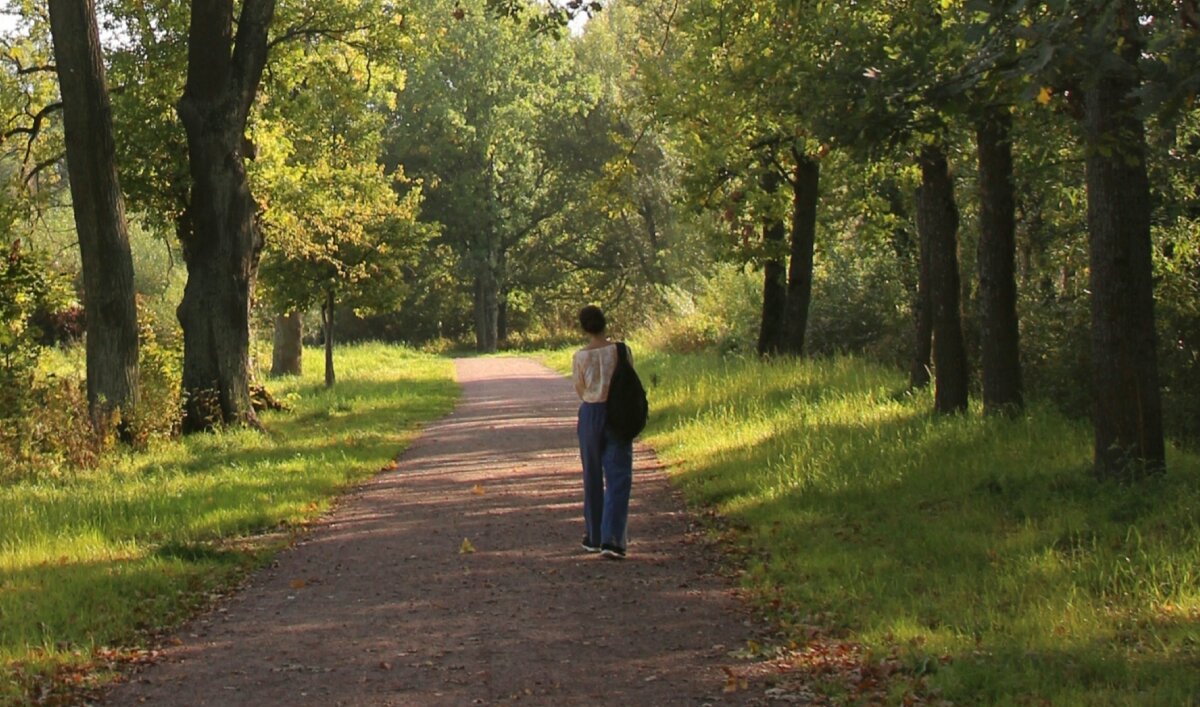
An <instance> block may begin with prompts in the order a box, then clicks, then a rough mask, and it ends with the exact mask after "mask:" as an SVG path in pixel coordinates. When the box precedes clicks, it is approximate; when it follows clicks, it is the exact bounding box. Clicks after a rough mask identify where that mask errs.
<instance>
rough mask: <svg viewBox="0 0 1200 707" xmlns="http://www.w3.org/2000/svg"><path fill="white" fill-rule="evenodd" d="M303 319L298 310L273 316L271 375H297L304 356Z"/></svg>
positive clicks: (300, 369)
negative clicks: (273, 333) (273, 332)
mask: <svg viewBox="0 0 1200 707" xmlns="http://www.w3.org/2000/svg"><path fill="white" fill-rule="evenodd" d="M303 322H304V320H303V318H302V317H301V316H300V313H299V312H292V313H290V314H280V315H279V316H277V317H275V336H274V338H273V340H272V347H271V375H272V376H298V375H300V373H301V371H302V367H303V358H304V323H303Z"/></svg>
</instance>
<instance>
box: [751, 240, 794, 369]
mask: <svg viewBox="0 0 1200 707" xmlns="http://www.w3.org/2000/svg"><path fill="white" fill-rule="evenodd" d="M786 231H787V229H786V227H785V226H784V224H783V222H782V221H778V220H775V219H772V220H769V221H768V222H767V223H765V224H763V242H764V243H765V245H766V249H767V252H768V255H767V261H766V262H765V263H764V264H763V303H762V322H761V323H760V324H759V329H758V355H759V356H773V355H775V354H778V353H779V352H780V350H781V349H782V347H783V334H784V329H785V327H786V325H787V321H786V319H785V317H786V316H787V269H786V268H785V267H784V264H783V261H782V260H780V259H779V258H778V257H777V256H775V255H774V254H775V253H778V252H780V251H782V249H783V239H784V234H785V233H786Z"/></svg>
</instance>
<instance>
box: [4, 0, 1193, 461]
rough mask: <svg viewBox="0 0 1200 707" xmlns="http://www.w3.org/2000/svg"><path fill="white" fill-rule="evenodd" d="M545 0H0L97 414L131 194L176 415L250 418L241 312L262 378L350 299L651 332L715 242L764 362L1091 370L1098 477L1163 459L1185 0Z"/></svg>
mask: <svg viewBox="0 0 1200 707" xmlns="http://www.w3.org/2000/svg"><path fill="white" fill-rule="evenodd" d="M566 7H567V8H568V10H565V11H563V12H554V11H553V10H552V8H548V7H547V6H544V5H543V6H528V5H526V4H525V3H523V2H515V1H514V2H497V1H496V0H471V1H469V2H464V1H462V0H459V1H458V2H453V1H452V0H421V1H420V2H414V3H413V4H412V6H410V7H405V8H400V7H398V6H395V5H394V4H392V3H388V2H383V0H371V1H370V2H366V3H363V2H350V1H349V0H346V1H345V2H342V1H340V0H339V1H338V2H312V1H306V0H286V1H285V0H244V1H243V2H242V3H240V4H238V5H235V4H234V3H233V2H231V1H229V0H226V1H214V0H202V1H197V2H194V3H191V4H190V6H187V7H183V6H175V5H169V6H161V7H157V8H154V9H148V8H147V7H146V6H145V4H144V3H133V2H129V3H126V2H120V1H117V0H114V1H113V2H111V3H108V4H106V5H105V8H104V10H105V11H104V14H103V17H104V21H105V26H106V27H107V34H106V37H107V40H106V43H107V44H108V45H109V47H108V49H109V54H108V57H107V60H105V57H102V56H101V55H100V50H99V46H100V44H99V35H98V32H97V27H96V26H95V11H94V9H93V8H92V7H91V6H90V5H88V4H86V3H78V2H61V3H51V5H50V9H51V13H50V14H48V15H47V14H42V13H40V9H39V7H38V6H37V5H35V4H34V3H32V2H26V3H23V4H21V5H20V6H19V7H17V8H16V9H17V10H18V11H19V14H20V15H21V17H23V18H24V24H23V31H22V33H21V34H19V35H14V36H13V37H11V38H10V39H9V40H7V41H6V44H5V47H4V62H3V63H4V71H3V72H2V73H0V94H2V95H3V97H4V98H5V100H6V101H7V104H9V105H13V106H19V108H18V110H17V111H16V115H14V116H12V118H11V119H10V120H9V121H8V123H7V125H8V126H9V127H8V128H6V132H5V134H4V139H5V143H4V144H5V153H6V155H7V157H5V158H4V160H3V165H4V166H5V167H6V168H9V169H8V171H6V172H5V173H6V174H9V176H10V177H12V179H13V180H14V181H15V182H16V183H19V184H20V185H21V186H22V187H23V193H24V194H25V195H26V196H27V200H28V202H29V203H30V204H33V205H37V204H38V203H39V200H40V199H44V194H46V193H47V192H48V191H49V189H47V188H46V187H47V186H49V185H50V184H51V183H52V182H53V179H54V177H55V174H56V165H58V164H60V160H61V155H60V154H58V149H59V146H61V145H63V144H65V145H66V146H67V148H68V153H69V154H68V155H67V157H68V164H69V165H70V170H71V173H72V177H73V178H72V183H73V184H76V185H80V186H81V190H79V193H76V194H74V199H73V205H74V207H75V209H76V212H77V217H78V218H77V222H78V223H79V230H80V244H81V254H82V255H83V262H84V267H83V272H84V278H83V281H84V290H85V295H86V300H87V302H86V304H87V308H88V311H89V315H91V314H93V313H95V316H89V318H88V324H89V327H94V328H95V329H94V332H93V330H92V329H89V335H88V345H89V385H91V384H92V381H93V378H94V379H95V384H96V392H95V394H94V396H93V398H92V399H93V402H94V404H95V405H96V406H97V410H98V416H99V417H103V416H104V415H106V414H108V413H107V409H108V406H112V405H117V406H119V405H122V404H132V403H134V402H136V387H135V386H133V384H132V383H131V382H130V381H136V377H137V372H136V361H137V355H136V349H135V348H133V347H136V335H135V336H133V337H131V336H130V335H129V332H130V331H134V332H136V328H133V329H130V328H129V326H128V325H129V323H130V322H132V321H133V320H132V318H131V317H132V316H133V315H131V314H130V313H131V312H132V311H133V310H132V299H133V297H132V294H131V292H132V291H131V288H130V287H129V286H127V285H125V284H122V283H125V282H127V281H129V278H130V277H131V276H130V275H129V268H126V267H125V266H124V265H121V266H120V267H114V268H101V267H99V266H98V265H97V263H100V262H103V263H116V264H120V263H124V262H127V261H128V255H127V252H128V246H127V238H125V237H124V236H123V235H122V228H121V226H120V224H121V222H122V217H121V213H122V212H123V206H122V204H121V196H122V195H124V197H125V199H126V201H127V203H128V204H129V207H130V208H129V212H130V213H131V214H134V216H135V218H136V219H137V221H138V223H142V224H147V225H148V226H149V227H151V228H153V229H154V230H156V231H158V232H160V233H170V234H172V235H173V240H174V241H175V242H177V243H178V244H179V245H180V246H181V251H182V254H183V259H184V261H185V263H186V265H187V269H188V284H187V287H186V290H185V292H184V295H183V301H182V303H181V305H180V308H179V320H180V324H181V326H182V331H183V349H184V365H183V386H184V389H185V394H186V398H187V408H186V415H185V427H186V428H187V429H204V428H207V427H209V426H211V425H214V424H224V423H246V424H253V423H254V414H253V409H252V407H251V405H250V401H249V396H248V384H249V381H250V377H251V375H252V373H251V362H250V361H249V341H250V333H249V329H250V325H251V320H252V317H251V312H252V310H251V308H252V306H253V304H254V303H255V302H256V301H257V302H260V303H263V304H265V306H266V307H268V308H269V309H270V310H272V312H273V313H275V314H278V315H280V318H279V320H278V324H277V326H278V327H279V329H278V330H277V339H276V340H277V342H279V343H280V344H281V346H280V349H281V351H280V352H279V353H280V354H281V355H279V356H277V359H276V368H278V369H279V370H285V369H287V368H288V367H289V365H290V364H291V363H294V360H295V353H294V352H295V351H297V350H298V349H296V347H297V346H298V343H299V340H300V332H299V330H298V326H299V322H300V321H301V317H299V316H297V314H296V313H297V312H304V311H308V310H319V311H320V313H321V319H322V329H323V338H324V340H325V343H326V346H327V353H326V360H327V381H328V382H329V383H330V384H332V382H333V379H334V375H333V367H332V355H331V348H330V347H331V346H332V342H333V338H334V337H333V327H334V322H335V320H337V319H339V318H340V319H341V320H342V321H347V320H349V319H354V317H348V316H345V315H346V314H348V313H353V314H355V315H358V316H359V317H361V316H368V315H376V318H375V319H374V320H373V322H372V323H370V324H368V325H366V326H367V327H368V330H369V331H372V332H374V333H375V334H377V335H378V334H380V333H383V334H386V335H390V336H394V337H395V338H402V339H405V340H409V341H414V340H420V339H429V338H436V337H448V338H457V337H469V338H472V339H473V340H474V343H475V346H476V348H478V349H479V350H482V351H492V350H495V349H496V348H498V347H499V346H501V345H502V344H503V342H504V341H505V340H506V339H507V338H509V336H510V335H511V334H513V333H522V334H525V335H528V333H529V332H531V331H534V330H538V329H540V330H542V331H547V330H553V329H554V327H555V326H556V324H561V323H563V322H564V321H566V320H568V319H569V315H570V313H571V312H573V311H574V310H575V309H576V308H577V305H578V303H579V302H580V301H589V300H590V301H599V302H602V303H604V304H605V305H606V306H607V307H608V308H609V309H611V310H612V311H614V312H615V313H616V314H617V315H618V319H624V320H625V321H633V320H635V319H636V318H638V317H644V318H646V319H649V320H653V319H659V320H661V319H662V318H663V316H664V313H665V314H666V315H667V316H669V314H670V312H669V310H670V309H671V307H673V306H676V305H677V304H678V303H679V302H680V301H681V299H687V298H688V297H689V296H690V294H691V293H695V292H697V291H698V290H700V289H703V288H704V287H706V284H705V283H706V282H707V281H708V280H707V278H708V277H710V273H711V271H712V270H713V269H714V267H715V265H716V264H717V263H718V262H719V261H723V260H724V261H732V262H735V263H746V264H750V265H751V266H752V267H754V268H758V269H760V270H761V278H762V279H761V283H762V289H761V305H762V312H761V320H760V321H759V326H758V327H757V350H758V352H759V353H760V354H762V355H806V354H807V353H809V352H825V351H830V350H836V349H845V348H862V349H872V347H875V350H878V349H880V348H886V347H890V348H891V349H892V350H897V349H903V350H905V351H908V352H910V353H909V355H908V356H907V358H908V359H909V361H910V369H911V373H910V378H911V382H912V384H913V385H914V386H920V385H924V384H926V383H928V382H931V381H930V377H931V373H932V376H933V381H932V382H933V383H934V384H935V387H936V389H935V407H936V409H937V410H938V411H939V412H945V413H950V412H958V411H961V410H963V409H965V408H966V406H967V404H968V395H969V392H970V391H971V390H972V388H973V386H974V385H975V381H976V373H975V372H974V371H973V369H974V368H975V367H974V366H972V365H971V361H973V360H975V357H976V356H977V359H978V362H979V366H978V368H979V369H980V375H979V379H981V388H982V394H983V402H984V407H985V409H986V410H987V411H988V412H1012V411H1016V410H1020V409H1021V407H1022V405H1023V402H1024V399H1025V397H1026V392H1027V391H1026V385H1027V383H1028V381H1031V380H1032V381H1034V383H1035V384H1037V385H1041V386H1042V387H1043V388H1046V387H1053V385H1052V384H1051V385H1049V386H1048V385H1047V384H1046V381H1047V380H1050V379H1054V378H1055V377H1056V376H1057V378H1061V379H1064V380H1073V379H1072V375H1074V372H1076V371H1078V370H1085V369H1086V370H1090V371H1091V374H1090V376H1091V383H1090V386H1089V387H1090V393H1089V394H1087V395H1084V394H1082V393H1080V394H1077V397H1080V398H1085V397H1086V398H1089V399H1090V400H1092V401H1093V402H1094V405H1095V410H1094V419H1095V422H1096V455H1095V456H1096V469H1097V472H1098V473H1100V474H1102V475H1105V476H1115V477H1138V476H1141V475H1142V474H1145V473H1147V472H1152V471H1155V470H1158V469H1161V468H1162V466H1163V456H1164V449H1163V429H1162V428H1163V422H1162V412H1161V410H1162V403H1161V399H1160V389H1162V388H1163V387H1164V386H1163V385H1161V384H1160V373H1159V366H1158V363H1157V361H1158V357H1159V356H1165V357H1166V358H1165V359H1164V360H1165V361H1166V365H1165V367H1164V368H1163V376H1164V378H1163V380H1165V381H1166V383H1167V385H1166V386H1165V387H1166V389H1167V390H1168V392H1169V394H1170V395H1172V396H1174V397H1173V398H1172V400H1175V401H1176V404H1179V405H1180V406H1181V409H1184V410H1186V409H1187V408H1186V403H1187V401H1189V400H1193V399H1196V400H1200V394H1195V395H1192V394H1189V393H1188V392H1187V390H1186V388H1187V381H1188V380H1190V379H1189V377H1188V371H1189V368H1188V367H1189V366H1194V365H1195V361H1194V359H1195V358H1196V356H1198V355H1200V354H1197V353H1196V352H1197V351H1200V344H1198V343H1197V342H1196V341H1195V336H1194V333H1189V331H1190V329H1189V322H1197V321H1200V313H1198V312H1197V310H1200V305H1197V304H1196V302H1197V299H1198V289H1197V285H1196V281H1197V280H1200V276H1198V273H1200V269H1198V267H1197V262H1196V260H1197V255H1196V253H1197V251H1198V248H1197V245H1198V242H1200V237H1198V236H1197V235H1196V234H1197V229H1196V227H1195V224H1196V219H1197V218H1198V216H1200V213H1198V212H1196V209H1195V203H1196V200H1197V197H1196V195H1197V193H1198V192H1197V187H1198V186H1200V169H1198V168H1197V162H1198V160H1197V159H1195V155H1196V150H1195V144H1197V142H1198V141H1200V137H1197V136H1198V135H1200V120H1198V118H1197V111H1196V110H1195V107H1194V105H1193V103H1192V101H1193V100H1194V99H1193V96H1194V94H1195V92H1196V88H1197V86H1196V84H1197V82H1198V81H1200V79H1198V78H1197V76H1200V72H1197V71H1196V70H1195V69H1196V60H1195V59H1196V56H1197V54H1196V50H1197V29H1196V27H1197V22H1196V12H1195V9H1194V7H1193V6H1192V4H1190V2H1186V1H1184V0H1161V1H1158V2H1149V1H1147V2H1134V1H1133V0H1088V1H1087V2H1083V3H1078V2H1076V3H1067V2H1047V3H1039V4H1029V3H1023V2H1011V3H1009V2H1000V1H993V2H986V1H983V0H970V1H969V2H968V1H964V0H937V1H934V0H922V1H921V2H913V3H902V4H900V5H897V4H895V3H886V2H856V3H828V2H806V1H803V0H796V1H792V2H784V3H778V2H766V1H765V0H763V1H759V0H751V1H749V2H729V1H728V0H622V1H621V2H613V3H610V4H608V5H606V6H605V8H604V11H603V12H599V13H598V14H596V10H598V9H599V6H598V5H596V4H595V3H590V4H586V5H585V4H583V3H570V4H568V5H567V6H566ZM571 8H573V9H571ZM68 10H69V11H70V12H68ZM571 12H576V13H590V14H595V17H594V18H593V19H592V20H591V21H590V22H588V23H587V25H586V27H585V28H584V30H583V31H582V33H580V34H577V35H572V36H568V35H567V34H566V33H565V32H563V31H562V27H563V25H562V23H563V21H564V20H565V19H568V17H569V14H570V13H571ZM71 13H73V14H71ZM235 13H237V14H238V16H237V18H236V22H235ZM501 17H503V18H504V19H503V20H501V19H500V18H501ZM512 20H515V21H512ZM51 34H53V35H54V36H55V38H56V39H57V38H59V37H60V36H62V37H71V38H73V40H72V41H66V42H55V43H54V46H55V47H61V48H62V50H61V51H59V52H58V53H59V54H61V56H57V57H56V58H55V60H54V61H53V62H51V61H50V60H49V52H48V48H49V47H50V42H49V39H50V35H51ZM74 40H79V41H74ZM77 48H83V49H82V50H79V53H78V54H72V51H75V50H76V49H77ZM106 69H107V74H108V75H107V77H106V76H105V70H106ZM55 70H56V71H57V76H58V80H57V81H51V80H50V79H51V77H53V76H55V75H56V74H55V73H53V72H54V71H55ZM106 78H107V80H108V81H110V82H111V83H112V85H113V86H114V89H115V90H114V91H113V92H112V94H111V114H112V125H113V130H112V131H110V137H105V135H106V133H105V131H103V130H100V131H93V132H90V133H87V134H83V135H82V136H81V135H80V133H79V128H78V127H76V128H72V127H71V126H72V124H73V122H72V121H80V122H79V124H82V125H87V126H98V125H103V124H104V122H105V116H106V115H107V114H108V113H109V108H108V107H106V103H105V101H106V100H108V98H106V96H107V94H106V93H105V91H104V87H105V81H106ZM60 95H61V98H62V101H61V104H60V102H59V100H58V99H59V96H60ZM60 110H61V115H62V118H63V120H62V121H59V120H58V116H59V114H60ZM60 124H61V127H62V129H63V130H65V132H66V139H65V141H64V140H63V138H62V136H61V135H59V136H57V137H56V133H55V131H56V130H58V129H59V126H60ZM39 135H40V136H41V138H38V139H35V137H37V136H39ZM47 136H49V137H48V138H47ZM73 136H74V137H73ZM114 137H115V139H114ZM74 153H78V154H74ZM114 162H115V164H116V165H117V166H118V167H119V172H120V175H121V180H122V183H121V184H120V185H117V182H116V174H117V171H116V170H113V169H112V165H113V163H114ZM14 165H18V166H19V169H11V168H12V167H13V166H14ZM76 170H84V171H83V172H81V176H79V177H76V175H75V171H76ZM83 185H86V186H87V189H88V190H89V192H88V193H85V192H83V191H82V186H83ZM1152 207H1154V208H1152ZM88 229H91V230H90V231H89V230H88ZM1084 234H1086V237H1085V236H1084ZM85 242H86V243H87V244H88V245H85ZM964 246H970V247H964ZM1156 264H1157V265H1156ZM1155 268H1156V269H1155ZM968 269H969V270H974V271H975V273H976V274H977V277H963V275H962V272H964V271H966V270H968ZM101 271H103V272H101ZM1156 277H1157V278H1158V280H1157V283H1158V284H1157V286H1158V289H1159V293H1160V302H1165V304H1166V305H1167V307H1166V310H1165V312H1166V313H1165V314H1163V310H1162V309H1161V308H1160V311H1159V312H1158V313H1157V314H1156V312H1155V278H1156ZM89 278H93V279H92V280H89ZM95 278H106V279H103V280H101V279H95ZM256 284H257V285H258V289H255V287H256ZM1164 298H1165V299H1164ZM1082 303H1086V306H1087V307H1088V308H1090V311H1089V312H1088V313H1087V314H1086V315H1084V316H1085V319H1086V321H1083V322H1078V323H1077V320H1078V319H1079V316H1080V313H1081V312H1083V310H1082V309H1081V308H1080V307H1081V304H1082ZM100 310H103V313H101V312H100ZM1018 313H1020V316H1018ZM339 314H340V315H342V316H340V317H339ZM902 319H903V320H907V323H906V324H904V328H905V329H906V330H907V331H906V332H905V333H904V339H905V341H904V343H903V344H899V343H897V342H896V341H895V340H894V337H893V336H892V335H891V334H889V333H888V331H889V328H890V327H891V328H894V327H893V325H892V324H891V323H890V322H893V321H900V320H902ZM1156 324H1157V326H1158V330H1156ZM1191 328H1194V327H1191ZM360 330H362V327H361V326H360ZM1160 331H1161V332H1162V335H1161V336H1160ZM1085 332H1086V333H1087V334H1088V336H1089V337H1090V338H1091V340H1092V344H1091V346H1090V347H1089V349H1088V351H1086V352H1082V353H1081V352H1080V350H1081V347H1079V345H1078V344H1077V342H1076V340H1077V339H1078V338H1079V337H1080V336H1081V335H1083V334H1084V333H1085ZM284 344H286V345H287V346H284ZM91 347H95V350H96V352H97V353H96V361H95V363H93V361H92V354H91ZM285 348H291V349H292V351H293V354H292V355H290V356H289V355H283V354H286V353H287V352H286V351H283V349H285ZM1189 356H1190V357H1191V358H1189ZM1064 362H1065V363H1064ZM1056 366H1057V368H1056ZM93 367H95V370H93ZM101 369H104V370H103V371H102V370H101ZM1063 370H1065V371H1066V372H1067V373H1068V375H1066V376H1061V375H1057V373H1059V372H1061V371H1063ZM105 381H112V382H105ZM122 381H124V382H122ZM1063 387H1066V386H1065V385H1064V386H1063ZM1041 392H1045V391H1044V390H1043V391H1041ZM1068 397H1070V396H1069V395H1068ZM121 401H124V402H121Z"/></svg>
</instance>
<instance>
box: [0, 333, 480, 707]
mask: <svg viewBox="0 0 1200 707" xmlns="http://www.w3.org/2000/svg"><path fill="white" fill-rule="evenodd" d="M315 353H316V352H310V354H309V356H310V359H316V358H317V356H316V355H315ZM338 357H339V360H338V365H339V378H340V380H341V382H339V383H338V385H337V386H336V387H335V388H334V389H332V390H326V389H325V388H324V387H323V385H322V384H321V383H320V381H319V379H320V375H321V371H320V370H319V367H318V366H311V365H310V366H309V367H308V373H307V374H306V375H305V376H304V377H303V378H294V379H282V380H277V381H268V385H269V386H270V387H271V389H272V392H274V393H275V394H276V395H277V396H278V397H280V398H282V399H284V400H286V401H288V403H289V404H290V405H292V406H293V407H294V409H293V410H292V411H290V412H282V413H268V414H265V415H263V418H262V419H263V422H264V424H265V425H266V427H267V430H268V431H267V433H266V434H262V433H258V432H255V431H252V430H227V431H221V432H216V433H212V434H201V435H196V436H192V437H189V438H186V439H184V440H180V441H173V442H162V443H155V444H153V445H152V446H151V448H150V449H149V450H147V451H146V452H144V453H141V454H131V453H115V454H113V455H112V456H111V457H110V458H109V459H107V460H106V463H105V464H104V465H102V466H101V467H100V468H98V469H94V470H88V471H83V472H77V473H74V474H72V475H70V476H68V477H66V478H63V479H57V480H54V481H46V480H40V481H38V480H30V481H25V482H18V483H15V484H11V485H7V486H0V661H3V663H2V665H4V666H8V667H7V668H5V669H4V671H3V672H0V703H3V702H5V701H7V700H10V699H16V697H15V695H18V694H20V692H21V690H23V689H25V688H22V687H20V686H19V685H18V684H17V681H16V678H15V677H13V676H14V675H15V673H11V672H9V670H10V669H11V667H12V665H14V664H15V663H16V662H21V663H24V664H26V668H24V670H25V671H28V670H30V669H32V670H35V671H37V670H42V671H48V670H52V669H54V668H55V666H61V665H62V664H63V662H64V661H67V662H70V661H86V659H87V653H88V651H90V650H91V649H92V648H94V647H96V646H105V645H112V644H114V643H116V642H127V641H130V640H136V635H137V632H138V631H142V630H147V629H156V628H159V627H161V626H164V625H169V624H170V623H172V622H174V621H177V620H178V619H179V618H181V617H183V616H185V615H186V614H187V613H189V612H190V611H192V610H193V609H194V608H195V607H196V606H199V605H201V604H203V603H205V602H207V601H210V599H208V598H206V597H207V594H206V592H207V591H208V590H209V589H215V588H219V587H222V586H225V585H227V584H228V583H229V582H230V581H231V579H232V578H234V577H236V576H239V575H241V574H244V573H245V572H246V571H247V570H248V569H250V568H251V567H253V566H254V565H255V564H256V563H257V562H258V561H260V559H261V554H260V553H258V552H256V551H255V548H257V547H263V548H265V547H272V546H275V545H277V544H278V539H277V538H271V539H270V540H268V541H267V542H265V544H264V543H255V542H249V543H239V548H244V549H239V550H237V551H233V550H229V549H227V548H228V547H230V546H231V544H232V542H231V541H234V540H236V539H239V538H247V537H249V538H253V537H254V536H256V535H257V534H259V533H262V532H263V531H270V530H272V529H277V528H279V527H280V526H281V525H282V526H288V525H297V524H303V523H304V522H306V521H307V520H309V519H311V518H313V517H315V516H316V515H318V514H319V513H321V512H322V511H324V510H325V509H327V508H328V506H329V502H330V499H331V498H332V497H333V496H334V495H335V494H337V493H338V492H339V491H340V490H342V489H344V488H346V487H347V486H348V485H351V484H354V483H357V482H359V481H361V480H363V479H365V478H367V477H368V476H370V475H371V474H373V473H375V472H376V471H378V470H379V468H380V467H381V466H383V465H385V464H387V463H388V462H389V461H390V460H391V459H393V458H394V457H395V456H396V455H397V454H398V453H399V452H400V451H402V450H403V448H404V447H405V446H406V445H407V444H408V442H409V441H411V440H412V439H413V438H414V437H415V435H416V433H417V431H418V430H417V426H418V425H419V423H421V422H423V421H425V420H429V419H433V418H436V417H438V416H440V415H442V414H444V413H446V412H448V411H449V410H450V408H451V407H452V406H453V403H454V401H455V399H456V397H457V388H456V386H455V384H454V383H453V368H452V366H453V364H452V363H451V362H450V361H448V360H443V359H436V358H433V357H430V356H426V355H421V354H416V353H413V352H410V351H406V350H404V349H400V348H397V347H389V346H383V345H364V346H356V347H343V348H341V349H339V351H338ZM181 548H182V550H181ZM223 548H224V549H223ZM77 652H78V654H77Z"/></svg>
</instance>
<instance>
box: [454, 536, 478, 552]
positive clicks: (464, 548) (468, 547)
mask: <svg viewBox="0 0 1200 707" xmlns="http://www.w3.org/2000/svg"><path fill="white" fill-rule="evenodd" d="M472 552H475V546H474V545H472V544H471V541H470V540H468V539H467V538H463V541H462V545H461V546H459V548H458V554H460V555H467V554H470V553H472Z"/></svg>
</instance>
